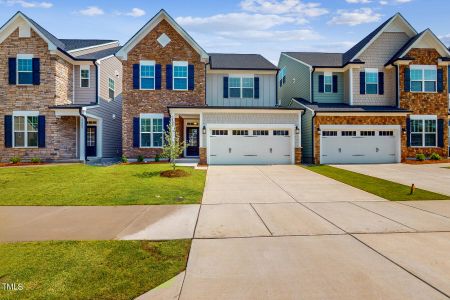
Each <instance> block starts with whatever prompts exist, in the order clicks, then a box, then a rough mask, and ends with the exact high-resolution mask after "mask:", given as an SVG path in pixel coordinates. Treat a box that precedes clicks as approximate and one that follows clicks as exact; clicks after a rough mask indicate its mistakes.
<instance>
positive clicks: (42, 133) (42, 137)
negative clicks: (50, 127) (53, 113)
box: [38, 116, 45, 148]
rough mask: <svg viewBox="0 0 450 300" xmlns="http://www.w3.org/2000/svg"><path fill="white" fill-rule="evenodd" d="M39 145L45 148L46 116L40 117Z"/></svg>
mask: <svg viewBox="0 0 450 300" xmlns="http://www.w3.org/2000/svg"><path fill="white" fill-rule="evenodd" d="M38 146H39V148H45V116H39V117H38Z"/></svg>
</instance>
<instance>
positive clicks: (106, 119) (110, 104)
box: [87, 57, 122, 158]
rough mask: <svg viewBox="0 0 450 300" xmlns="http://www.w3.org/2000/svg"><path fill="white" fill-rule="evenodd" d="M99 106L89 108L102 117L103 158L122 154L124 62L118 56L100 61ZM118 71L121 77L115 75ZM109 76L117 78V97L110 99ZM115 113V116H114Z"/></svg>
mask: <svg viewBox="0 0 450 300" xmlns="http://www.w3.org/2000/svg"><path fill="white" fill-rule="evenodd" d="M99 71H100V73H99V74H100V88H99V96H100V99H99V105H100V106H99V107H96V108H92V109H88V111H87V112H88V113H89V114H92V115H94V116H98V117H100V118H102V120H103V122H102V124H103V139H102V140H103V158H113V157H119V156H121V155H122V63H121V62H120V60H118V59H117V58H116V57H111V58H107V59H104V60H102V61H101V63H100V70H99ZM116 71H118V73H119V77H117V76H116V75H115V73H116ZM108 78H114V80H115V98H114V99H113V100H111V99H109V87H108ZM113 115H115V118H113Z"/></svg>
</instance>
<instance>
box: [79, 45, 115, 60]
mask: <svg viewBox="0 0 450 300" xmlns="http://www.w3.org/2000/svg"><path fill="white" fill-rule="evenodd" d="M120 49H122V47H121V46H118V47H112V48H108V49H103V50H100V51H96V52H92V53H88V54H84V55H80V56H77V58H78V59H86V60H98V59H102V58H105V57H108V56H112V55H115V54H116V53H117V51H119V50H120Z"/></svg>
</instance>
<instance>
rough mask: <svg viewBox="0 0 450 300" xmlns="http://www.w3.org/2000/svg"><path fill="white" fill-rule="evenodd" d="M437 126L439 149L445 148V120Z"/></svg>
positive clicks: (440, 121) (440, 120) (441, 120)
mask: <svg viewBox="0 0 450 300" xmlns="http://www.w3.org/2000/svg"><path fill="white" fill-rule="evenodd" d="M437 125H438V128H437V134H438V147H440V148H444V133H445V132H444V119H439V120H438V124H437Z"/></svg>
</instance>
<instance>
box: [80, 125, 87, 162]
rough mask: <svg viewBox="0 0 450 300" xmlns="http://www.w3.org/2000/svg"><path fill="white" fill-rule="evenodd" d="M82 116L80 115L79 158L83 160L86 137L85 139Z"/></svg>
mask: <svg viewBox="0 0 450 300" xmlns="http://www.w3.org/2000/svg"><path fill="white" fill-rule="evenodd" d="M84 123H85V122H84V118H83V117H80V131H79V132H80V152H79V153H80V160H82V161H84V158H85V151H86V139H85V130H84V128H85V127H84V126H85V124H84Z"/></svg>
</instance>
